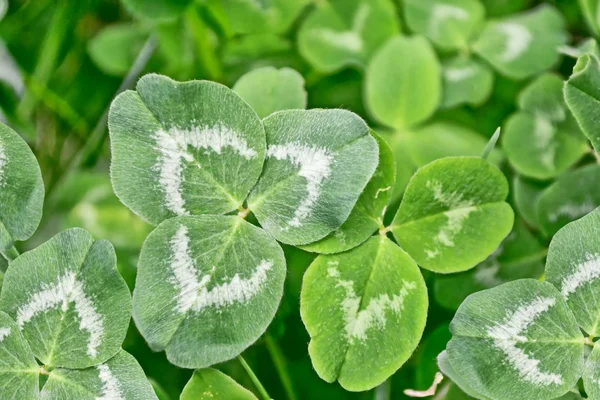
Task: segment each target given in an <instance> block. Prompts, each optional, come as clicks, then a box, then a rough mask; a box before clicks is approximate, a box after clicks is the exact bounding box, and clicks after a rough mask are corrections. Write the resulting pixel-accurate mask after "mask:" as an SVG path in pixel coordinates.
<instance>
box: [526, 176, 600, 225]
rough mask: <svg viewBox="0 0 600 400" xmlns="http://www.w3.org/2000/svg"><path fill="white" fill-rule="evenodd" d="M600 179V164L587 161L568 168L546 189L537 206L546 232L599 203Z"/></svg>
mask: <svg viewBox="0 0 600 400" xmlns="http://www.w3.org/2000/svg"><path fill="white" fill-rule="evenodd" d="M599 181H600V165H588V166H585V167H582V168H579V169H577V170H574V171H569V172H566V173H565V174H563V175H561V176H560V177H559V178H558V179H557V180H556V182H554V183H553V184H552V185H550V186H549V187H548V188H547V189H546V190H544V192H543V193H542V194H541V196H540V197H539V199H538V202H537V207H536V210H537V219H538V221H539V223H540V227H541V228H542V231H543V232H544V233H545V234H546V236H548V237H552V236H553V235H554V234H555V233H556V232H557V231H558V230H559V229H560V228H562V227H563V226H565V225H566V224H567V223H569V222H571V221H573V220H576V219H578V218H581V217H583V216H584V215H586V214H587V213H589V212H591V211H593V210H594V209H596V207H598V206H600V190H595V188H596V187H597V183H598V182H599Z"/></svg>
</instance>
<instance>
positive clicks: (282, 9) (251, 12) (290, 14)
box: [208, 0, 310, 34]
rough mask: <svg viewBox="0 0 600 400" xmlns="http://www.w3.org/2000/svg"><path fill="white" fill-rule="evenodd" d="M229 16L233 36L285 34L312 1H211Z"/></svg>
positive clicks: (212, 4) (214, 6)
mask: <svg viewBox="0 0 600 400" xmlns="http://www.w3.org/2000/svg"><path fill="white" fill-rule="evenodd" d="M208 3H209V5H210V7H213V8H218V9H219V10H220V11H221V12H222V13H223V14H224V15H226V16H227V19H228V22H229V29H231V31H232V33H233V34H248V33H283V32H285V31H286V30H288V28H289V27H290V25H291V24H292V23H293V22H294V20H295V19H296V18H297V17H298V15H299V14H300V12H301V11H302V10H303V9H304V7H306V5H308V4H309V3H310V0H266V1H264V0H258V1H248V0H209V2H208Z"/></svg>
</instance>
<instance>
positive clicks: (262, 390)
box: [237, 354, 271, 400]
mask: <svg viewBox="0 0 600 400" xmlns="http://www.w3.org/2000/svg"><path fill="white" fill-rule="evenodd" d="M237 359H238V361H239V362H240V364H242V367H244V369H245V370H246V373H247V374H248V376H249V377H250V379H251V380H252V383H254V386H256V389H257V390H258V392H259V393H260V395H261V396H262V398H263V399H264V400H271V396H269V393H267V390H266V389H265V387H264V386H263V385H262V383H260V381H259V380H258V378H257V377H256V375H255V374H254V371H252V368H250V366H249V365H248V363H247V362H246V360H244V357H242V355H241V354H240V355H239V356H237Z"/></svg>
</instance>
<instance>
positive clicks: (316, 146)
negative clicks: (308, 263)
mask: <svg viewBox="0 0 600 400" xmlns="http://www.w3.org/2000/svg"><path fill="white" fill-rule="evenodd" d="M264 125H265V131H266V133H267V143H268V149H267V158H266V161H265V165H264V170H263V173H262V175H261V177H260V180H259V181H258V184H257V185H256V186H255V187H254V189H253V190H252V193H250V196H249V197H248V207H249V208H250V210H251V211H252V212H253V213H254V214H255V215H256V218H257V219H258V221H259V222H260V224H261V226H262V227H263V228H264V229H265V230H266V231H267V232H269V233H270V234H271V235H273V236H274V237H275V238H276V239H277V240H279V241H280V242H283V243H287V244H292V245H302V244H308V243H312V242H315V241H317V240H320V239H322V238H324V237H325V236H327V235H328V234H329V233H331V232H333V231H334V230H335V229H337V228H339V227H340V226H341V225H342V224H343V223H344V222H345V221H346V219H348V216H349V215H350V212H351V211H352V208H353V207H354V205H355V204H356V202H357V200H358V198H359V196H360V194H361V193H362V191H363V189H364V188H365V186H366V185H367V183H368V182H369V179H370V178H371V176H372V175H373V173H374V171H375V168H376V167H377V163H378V148H377V141H376V140H375V139H374V138H373V137H372V136H371V135H369V128H368V127H367V125H366V124H365V122H364V121H363V120H362V119H360V117H358V116H357V115H356V114H353V113H351V112H349V111H345V110H309V111H304V110H289V111H280V112H277V113H275V114H273V115H271V116H270V117H268V118H266V119H265V120H264Z"/></svg>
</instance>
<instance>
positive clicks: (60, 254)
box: [0, 228, 131, 368]
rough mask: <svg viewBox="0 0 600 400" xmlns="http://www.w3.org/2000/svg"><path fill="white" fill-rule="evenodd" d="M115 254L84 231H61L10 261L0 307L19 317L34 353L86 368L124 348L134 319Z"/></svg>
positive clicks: (51, 362) (62, 364) (48, 360)
mask: <svg viewBox="0 0 600 400" xmlns="http://www.w3.org/2000/svg"><path fill="white" fill-rule="evenodd" d="M116 262H117V260H116V256H115V251H114V249H113V247H112V245H111V244H110V242H108V241H106V240H97V241H94V240H93V239H92V236H91V235H90V234H89V233H88V232H86V231H84V230H83V229H78V228H75V229H69V230H66V231H63V232H61V233H59V234H58V235H56V236H54V237H53V238H52V239H50V240H48V241H47V242H46V243H44V244H42V245H41V246H39V247H37V248H36V249H34V250H31V251H28V252H27V253H24V254H22V255H20V256H19V257H18V258H16V259H15V260H14V261H13V262H11V264H10V266H9V268H8V270H7V271H6V275H5V276H4V285H3V287H2V294H1V295H0V309H2V310H3V311H5V312H6V313H7V314H9V315H10V316H11V318H14V320H15V321H16V322H17V325H18V326H19V328H20V329H21V331H22V332H23V335H24V336H25V338H26V339H27V341H28V342H29V344H30V346H31V349H32V350H33V354H35V356H36V357H37V358H38V359H39V360H40V361H42V362H43V363H44V364H46V365H49V366H53V367H67V368H87V367H89V366H92V365H95V364H98V363H101V362H104V361H106V360H108V359H109V358H110V357H112V356H114V355H115V354H116V353H117V352H118V351H119V350H120V348H121V344H122V343H123V339H125V334H126V333H127V327H128V325H129V320H130V318H131V297H130V294H129V289H128V288H127V285H126V284H125V281H124V280H123V278H122V277H121V276H120V275H119V272H118V271H117V268H116Z"/></svg>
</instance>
